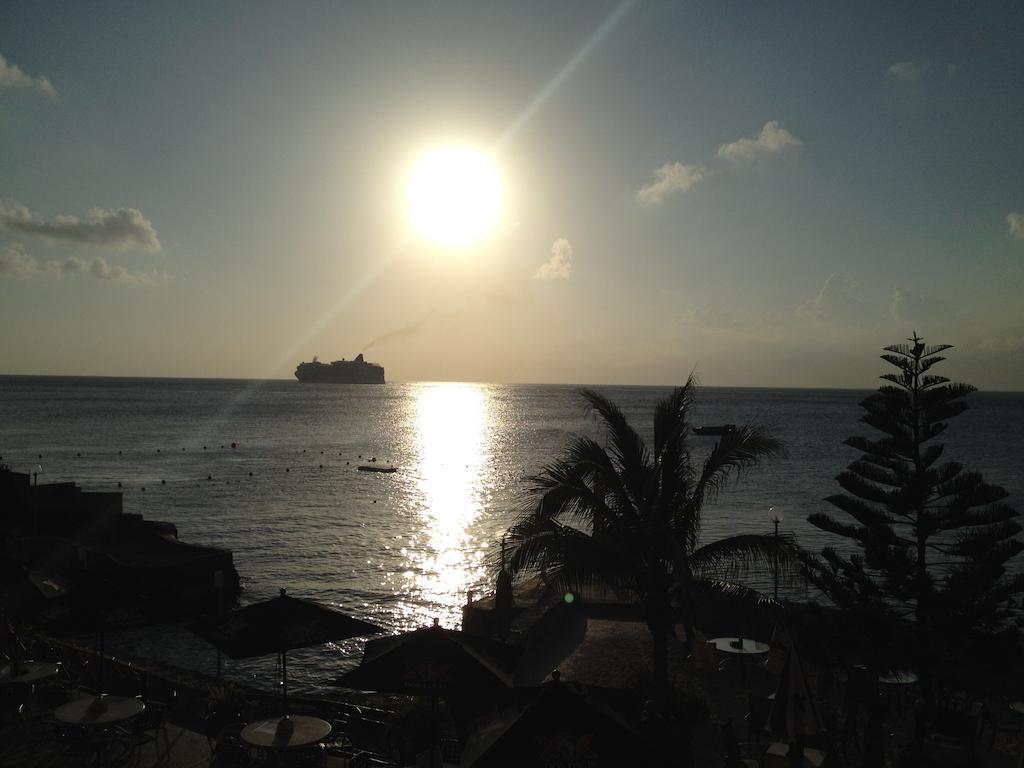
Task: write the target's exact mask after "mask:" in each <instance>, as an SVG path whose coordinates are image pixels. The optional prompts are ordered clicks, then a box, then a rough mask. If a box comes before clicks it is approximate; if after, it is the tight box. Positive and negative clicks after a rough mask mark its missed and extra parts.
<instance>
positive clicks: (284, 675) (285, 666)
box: [281, 651, 288, 717]
mask: <svg viewBox="0 0 1024 768" xmlns="http://www.w3.org/2000/svg"><path fill="white" fill-rule="evenodd" d="M281 680H282V681H283V682H284V716H285V717H288V662H287V660H286V656H285V652H284V651H281Z"/></svg>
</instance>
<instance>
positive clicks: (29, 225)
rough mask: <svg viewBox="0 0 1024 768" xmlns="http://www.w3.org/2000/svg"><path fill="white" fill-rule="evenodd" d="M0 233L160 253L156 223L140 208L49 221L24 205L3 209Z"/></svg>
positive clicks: (95, 210)
mask: <svg viewBox="0 0 1024 768" xmlns="http://www.w3.org/2000/svg"><path fill="white" fill-rule="evenodd" d="M0 229H6V230H8V231H10V232H17V233H19V234H22V235H31V236H34V237H43V238H46V239H47V240H64V241H67V242H73V243H85V244H88V245H94V246H97V247H100V248H112V249H115V250H125V249H128V248H141V249H142V250H145V251H159V250H160V240H159V238H158V237H157V235H156V229H155V228H154V227H153V222H151V221H150V220H149V219H147V218H146V217H145V216H143V215H142V212H141V211H139V210H138V209H137V208H93V209H92V210H90V211H89V214H88V216H87V217H86V218H85V219H79V218H78V217H77V216H57V217H56V218H55V219H54V220H53V221H46V220H45V219H41V218H39V217H38V216H35V215H34V214H33V213H32V212H31V211H30V210H29V209H28V208H26V207H25V206H24V205H14V206H2V205H0Z"/></svg>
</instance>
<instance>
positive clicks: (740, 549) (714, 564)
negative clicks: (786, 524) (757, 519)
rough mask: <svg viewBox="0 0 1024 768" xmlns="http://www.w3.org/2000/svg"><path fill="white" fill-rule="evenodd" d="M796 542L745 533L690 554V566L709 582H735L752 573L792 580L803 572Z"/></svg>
mask: <svg viewBox="0 0 1024 768" xmlns="http://www.w3.org/2000/svg"><path fill="white" fill-rule="evenodd" d="M797 553H798V549H797V546H796V543H795V541H794V540H793V538H792V537H791V536H789V535H788V534H783V535H779V536H772V535H760V534H741V535H738V536H727V537H726V538H724V539H718V540H717V541H712V542H710V543H708V544H705V545H704V546H702V547H699V548H697V549H695V550H694V551H693V552H691V553H690V567H691V568H692V569H693V572H694V574H695V575H697V576H699V577H700V578H705V579H722V580H730V581H731V580H733V579H738V578H742V577H744V576H749V575H751V574H758V575H771V574H773V573H775V572H776V571H775V569H778V570H777V573H778V575H779V578H780V579H786V580H787V581H791V580H792V579H793V578H794V577H795V576H796V575H797V574H799V572H800V560H799V558H798V556H797Z"/></svg>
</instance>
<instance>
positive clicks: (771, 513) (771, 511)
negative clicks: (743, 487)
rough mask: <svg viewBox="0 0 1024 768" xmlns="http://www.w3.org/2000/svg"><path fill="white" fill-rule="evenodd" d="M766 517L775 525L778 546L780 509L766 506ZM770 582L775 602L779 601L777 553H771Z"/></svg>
mask: <svg viewBox="0 0 1024 768" xmlns="http://www.w3.org/2000/svg"><path fill="white" fill-rule="evenodd" d="M768 519H769V520H771V521H772V525H774V526H775V539H776V541H775V544H776V548H777V547H778V543H779V542H778V538H779V523H781V522H782V510H781V509H779V508H778V507H768ZM772 582H773V587H774V589H773V591H772V595H773V597H774V598H775V602H779V556H778V553H776V554H773V555H772Z"/></svg>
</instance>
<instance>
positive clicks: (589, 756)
mask: <svg viewBox="0 0 1024 768" xmlns="http://www.w3.org/2000/svg"><path fill="white" fill-rule="evenodd" d="M593 740H594V734H592V733H584V734H580V735H579V736H577V735H575V734H572V733H569V732H567V731H559V732H557V733H555V734H554V735H553V736H551V737H550V738H549V739H548V740H547V743H544V737H540V738H538V739H537V741H538V744H539V745H540V746H541V747H542V748H541V750H540V754H539V755H538V756H537V761H538V763H539V764H540V765H542V766H544V768H597V766H598V760H597V753H595V752H594V750H593V749H591V747H590V743H591V742H592V741H593Z"/></svg>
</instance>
